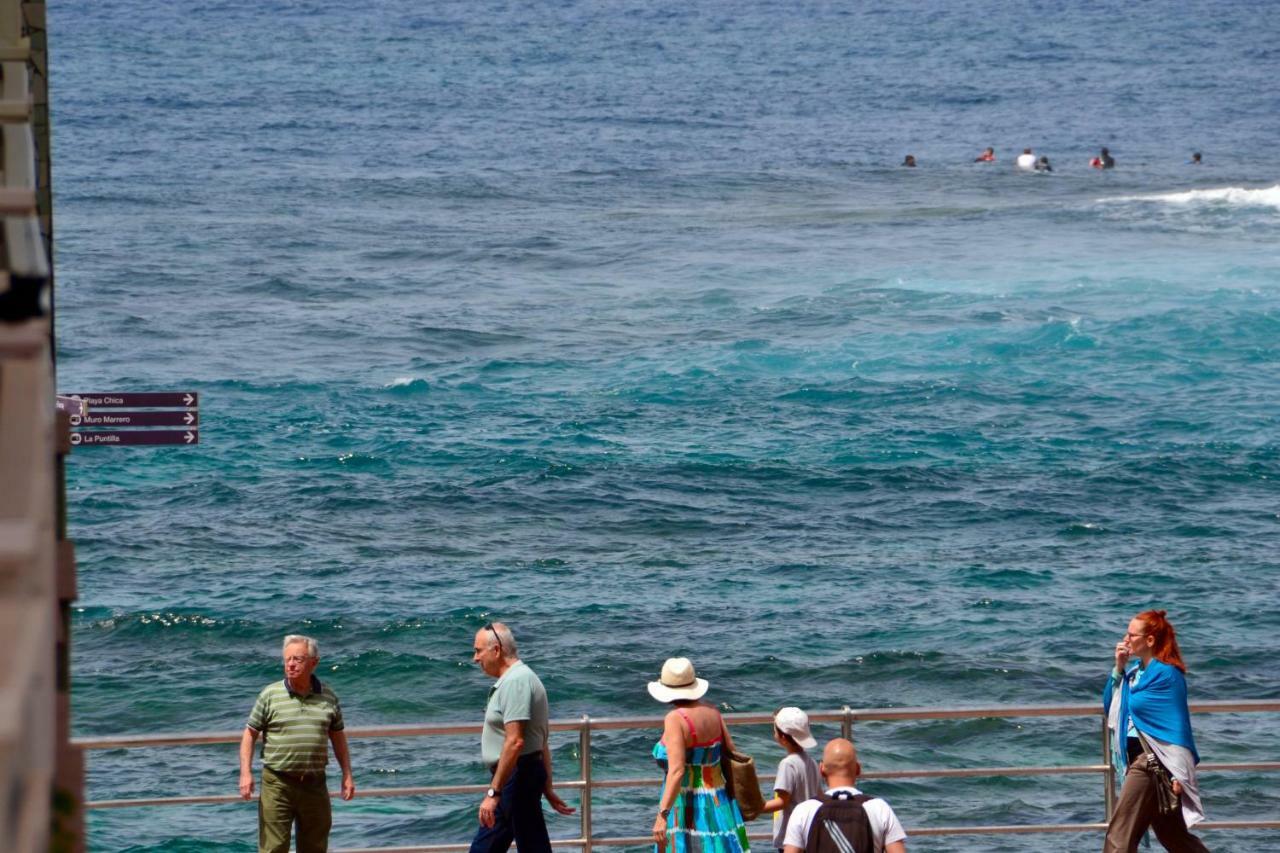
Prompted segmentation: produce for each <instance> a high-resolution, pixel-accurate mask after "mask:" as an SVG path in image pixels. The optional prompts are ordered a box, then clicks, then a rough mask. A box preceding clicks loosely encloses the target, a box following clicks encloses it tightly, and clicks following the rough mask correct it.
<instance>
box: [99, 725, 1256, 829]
mask: <svg viewBox="0 0 1280 853" xmlns="http://www.w3.org/2000/svg"><path fill="white" fill-rule="evenodd" d="M1191 711H1192V713H1197V714H1223V713H1260V712H1277V711H1280V700H1240V701H1213V702H1193V703H1191ZM724 717H725V722H726V723H727V724H729V725H730V726H753V725H761V726H763V725H770V724H772V722H773V716H772V715H771V714H725V715H724ZM1009 717H1097V718H1099V719H1100V720H1101V725H1100V728H1099V734H1100V738H1099V741H1100V746H1101V761H1100V762H1099V763H1098V764H1077V765H1062V766H1014V767H966V768H960V769H942V768H912V769H907V770H879V771H866V772H863V773H862V774H861V776H860V777H859V778H860V779H945V778H957V777H982V776H1065V775H1077V774H1098V775H1101V776H1102V781H1103V802H1104V805H1105V816H1106V817H1107V818H1108V819H1109V818H1110V816H1111V813H1112V811H1113V810H1114V807H1115V798H1116V775H1115V773H1114V772H1113V770H1112V768H1111V765H1110V760H1111V755H1110V752H1111V749H1110V738H1109V737H1108V732H1107V721H1106V718H1105V717H1104V716H1103V715H1102V713H1101V709H1100V708H1099V707H1098V705H1097V704H1088V705H990V706H982V707H972V708H861V709H854V708H849V707H847V706H846V707H844V708H842V709H840V710H838V711H818V712H814V713H811V714H809V719H810V721H812V722H815V723H839V724H840V731H841V735H842V736H844V737H847V738H851V739H852V737H853V729H854V725H855V723H858V722H866V721H880V722H884V721H909V720H974V719H992V718H1009ZM662 720H663V718H662V717H661V716H644V717H603V718H592V717H589V716H586V715H584V716H583V717H581V718H579V719H576V720H553V721H552V722H551V725H550V729H551V731H552V732H577V733H578V754H579V765H580V773H581V776H580V778H578V779H574V780H570V781H565V782H556V783H555V787H556V788H557V789H558V790H569V791H574V790H576V791H580V792H581V797H582V799H581V803H580V805H579V808H578V815H579V818H580V820H581V833H580V835H579V836H578V837H576V838H556V839H552V842H551V843H552V844H553V845H554V846H557V847H578V848H581V849H582V850H583V851H584V853H591V850H592V848H593V847H643V846H647V845H649V844H651V843H652V841H651V839H650V838H649V836H625V837H599V836H596V835H595V831H594V826H593V823H592V813H591V804H592V795H593V792H595V791H599V790H605V789H611V788H643V787H649V788H652V787H656V785H657V784H658V781H657V780H655V778H654V777H652V776H650V777H645V778H639V779H637V778H624V779H595V778H593V776H592V773H591V736H592V734H593V733H595V732H603V731H619V730H627V729H661V728H662ZM480 729H481V726H480V725H479V724H473V723H465V724H464V723H451V724H439V725H420V724H411V725H389V726H364V727H359V728H356V727H350V728H348V729H347V730H346V731H347V737H348V738H405V737H431V736H463V735H478V734H479V733H480ZM241 734H242V731H234V732H200V733H196V734H158V735H121V736H110V737H81V738H76V739H75V740H74V744H75V745H76V746H78V747H80V748H82V749H86V750H103V749H138V748H145V747H169V746H191V745H197V744H226V743H239V742H240V737H241ZM1198 770H1199V772H1201V773H1206V772H1207V773H1221V772H1244V771H1263V772H1268V771H1277V770H1280V761H1258V762H1247V763H1210V762H1205V763H1202V764H1200V765H1199V767H1198ZM772 778H773V777H772V776H768V775H762V776H761V777H760V779H761V781H762V782H763V781H769V780H770V779H772ZM486 788H487V784H471V785H431V786H420V787H402V788H374V789H371V790H358V791H357V792H356V797H357V798H364V797H419V796H439V795H444V794H479V793H482V792H484V791H485V790H486ZM333 796H337V794H336V793H334V794H333ZM241 801H242V800H241V797H240V796H238V795H236V794H223V795H212V796H193V797H161V798H144V799H122V800H96V801H91V802H88V803H86V804H85V807H86V808H88V809H117V808H131V807H140V806H175V805H192V804H202V803H236V802H241ZM1106 827H1107V824H1106V821H1102V822H1098V823H1054V824H1023V825H1016V824H994V825H983V826H932V827H931V826H918V827H911V828H909V829H908V834H910V835H913V836H942V835H1015V834H1034V833H1063V832H1100V831H1103V830H1105V829H1106ZM1199 828H1204V829H1230V830H1249V829H1255V830H1256V829H1280V820H1248V821H1243V820H1237V821H1206V822H1204V823H1201V824H1199ZM750 838H751V839H752V840H768V839H770V838H771V836H770V835H769V834H767V833H753V834H751V835H750ZM469 846H470V845H469V844H468V843H459V844H422V845H413V846H403V847H376V848H375V847H370V848H348V849H345V850H343V851H341V853H454V851H464V850H467V849H468V848H469Z"/></svg>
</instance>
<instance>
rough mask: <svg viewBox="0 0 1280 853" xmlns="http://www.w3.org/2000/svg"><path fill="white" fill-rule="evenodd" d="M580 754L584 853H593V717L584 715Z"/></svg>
mask: <svg viewBox="0 0 1280 853" xmlns="http://www.w3.org/2000/svg"><path fill="white" fill-rule="evenodd" d="M578 753H579V756H578V757H579V760H580V762H581V764H582V801H581V802H580V803H579V804H578V815H579V817H581V818H582V853H591V717H590V716H589V715H587V714H583V715H582V728H581V729H580V730H579V732H578Z"/></svg>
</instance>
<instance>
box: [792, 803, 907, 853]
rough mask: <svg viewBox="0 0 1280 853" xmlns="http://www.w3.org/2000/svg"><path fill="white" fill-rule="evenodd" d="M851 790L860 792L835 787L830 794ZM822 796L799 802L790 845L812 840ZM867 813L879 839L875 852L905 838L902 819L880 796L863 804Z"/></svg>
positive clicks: (802, 844)
mask: <svg viewBox="0 0 1280 853" xmlns="http://www.w3.org/2000/svg"><path fill="white" fill-rule="evenodd" d="M840 791H848V792H849V793H850V794H853V795H854V796H855V797H856V796H857V795H858V794H859V793H860V791H858V789H857V788H832V789H830V790H829V791H827V793H828V794H835V793H838V792H840ZM821 805H822V800H806V801H805V802H803V803H801V804H800V805H798V806H796V808H795V811H793V812H792V813H791V820H789V821H787V837H786V839H785V840H786V846H788V847H799V848H800V849H801V850H803V849H804V848H805V846H806V845H807V844H808V843H809V828H810V827H811V826H812V825H813V816H814V815H815V814H817V813H818V807H819V806H821ZM862 809H863V811H865V812H866V813H867V821H868V822H869V823H870V824H871V837H872V838H873V839H874V840H875V842H876V849H875V853H884V846H885V845H886V844H892V843H893V842H895V841H905V840H906V838H907V831H906V830H905V829H903V828H902V824H901V823H899V822H898V816H897V815H896V814H894V813H893V809H891V808H889V804H888V803H886V802H885V801H884V800H881V799H879V798H876V799H874V800H867V801H866V802H865V803H863V804H862Z"/></svg>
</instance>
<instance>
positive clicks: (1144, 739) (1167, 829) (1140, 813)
mask: <svg viewBox="0 0 1280 853" xmlns="http://www.w3.org/2000/svg"><path fill="white" fill-rule="evenodd" d="M1186 671H1187V667H1186V664H1184V663H1183V661H1182V652H1181V651H1180V650H1179V649H1178V638H1177V636H1176V634H1175V633H1174V630H1173V626H1172V625H1171V624H1169V620H1168V618H1167V617H1166V615H1165V611H1163V610H1144V611H1143V612H1141V613H1139V614H1138V615H1137V616H1135V617H1133V619H1131V620H1130V621H1129V625H1128V627H1127V628H1126V629H1125V635H1124V637H1123V639H1121V640H1120V641H1119V642H1118V643H1116V646H1115V668H1114V669H1112V670H1111V676H1110V677H1109V678H1108V679H1107V685H1106V687H1104V688H1103V691H1102V707H1103V710H1104V712H1105V713H1106V714H1107V725H1108V727H1109V728H1110V730H1111V733H1112V737H1113V741H1112V750H1113V755H1112V758H1113V760H1119V761H1122V762H1123V764H1124V766H1125V767H1127V770H1126V771H1125V774H1124V786H1123V787H1122V788H1121V789H1120V799H1119V800H1118V801H1117V802H1116V806H1115V812H1114V813H1113V814H1112V815H1111V822H1110V824H1109V825H1108V826H1107V835H1106V839H1105V840H1104V842H1103V851H1104V853H1134V852H1135V851H1136V850H1137V849H1138V842H1139V841H1141V840H1142V836H1143V835H1145V834H1146V832H1147V828H1148V827H1150V828H1152V829H1154V830H1155V833H1156V838H1158V839H1159V840H1160V843H1161V844H1163V845H1164V848H1165V849H1166V850H1170V851H1176V853H1208V848H1207V847H1205V845H1204V842H1202V841H1201V840H1200V839H1199V838H1197V837H1196V836H1194V835H1192V834H1191V833H1190V832H1189V831H1188V829H1189V828H1190V827H1192V826H1195V825H1196V824H1197V823H1199V822H1200V821H1202V820H1204V808H1203V807H1202V806H1201V804H1200V789H1199V786H1198V785H1197V783H1196V764H1198V763H1199V762H1200V754H1199V753H1198V752H1196V744H1195V739H1194V738H1193V737H1192V735H1191V714H1190V711H1189V709H1188V707H1187V679H1186V675H1185V673H1186ZM1152 761H1155V762H1157V763H1158V764H1160V765H1162V766H1163V767H1164V768H1165V769H1166V770H1167V771H1168V772H1169V774H1170V775H1171V776H1172V777H1173V791H1174V794H1176V795H1177V797H1178V801H1179V805H1180V806H1181V808H1179V809H1176V810H1175V811H1173V812H1170V813H1169V814H1161V813H1160V810H1159V808H1158V806H1157V799H1156V795H1155V790H1154V787H1153V786H1154V784H1155V782H1154V779H1153V777H1152V775H1151V772H1150V771H1149V770H1148V766H1149V764H1150V762H1152Z"/></svg>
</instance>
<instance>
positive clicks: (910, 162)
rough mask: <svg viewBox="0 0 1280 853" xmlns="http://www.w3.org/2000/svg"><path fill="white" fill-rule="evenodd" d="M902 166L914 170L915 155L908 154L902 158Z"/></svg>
mask: <svg viewBox="0 0 1280 853" xmlns="http://www.w3.org/2000/svg"><path fill="white" fill-rule="evenodd" d="M902 165H904V166H909V167H910V168H912V169H914V168H915V167H916V155H914V154H908V155H907V156H906V157H905V158H903V160H902Z"/></svg>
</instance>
